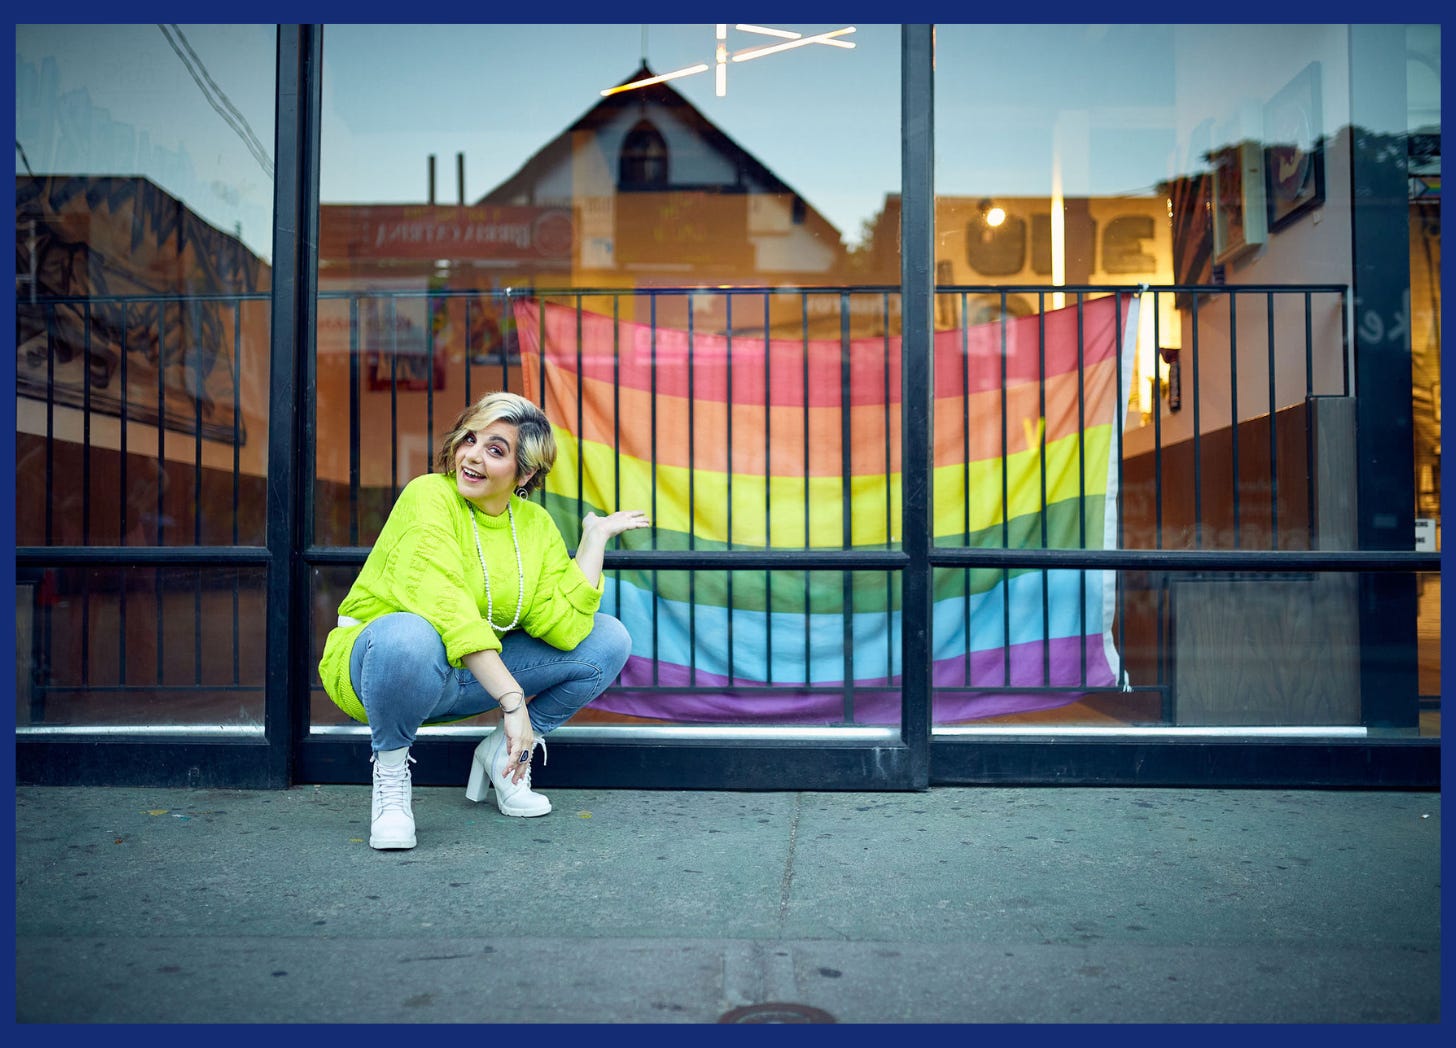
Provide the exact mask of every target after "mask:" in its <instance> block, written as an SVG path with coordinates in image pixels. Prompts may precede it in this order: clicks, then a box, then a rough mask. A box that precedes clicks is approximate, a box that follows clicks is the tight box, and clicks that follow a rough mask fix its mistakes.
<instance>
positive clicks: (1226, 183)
mask: <svg viewBox="0 0 1456 1048" xmlns="http://www.w3.org/2000/svg"><path fill="white" fill-rule="evenodd" d="M1209 160H1210V161H1211V162H1212V164H1213V260H1214V261H1215V262H1218V263H1222V264H1227V263H1229V262H1232V261H1233V260H1235V259H1237V258H1240V257H1242V256H1243V255H1245V254H1247V253H1248V252H1250V251H1252V250H1254V249H1255V248H1257V247H1258V246H1259V245H1261V244H1263V243H1264V241H1265V239H1266V238H1267V235H1268V234H1267V230H1268V228H1269V227H1268V221H1267V217H1266V215H1265V205H1264V151H1263V149H1261V148H1260V146H1259V143H1257V142H1250V141H1248V140H1245V141H1242V142H1238V143H1236V144H1234V145H1230V146H1224V147H1223V148H1222V149H1216V150H1214V152H1213V153H1212V154H1211V155H1210V156H1209Z"/></svg>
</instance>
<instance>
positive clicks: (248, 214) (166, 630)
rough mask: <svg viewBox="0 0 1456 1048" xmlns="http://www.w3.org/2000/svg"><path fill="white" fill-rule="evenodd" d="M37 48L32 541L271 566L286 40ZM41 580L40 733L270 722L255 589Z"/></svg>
mask: <svg viewBox="0 0 1456 1048" xmlns="http://www.w3.org/2000/svg"><path fill="white" fill-rule="evenodd" d="M15 49H16V70H15V73H16V76H15V124H16V151H15V187H16V188H15V192H16V196H15V239H16V328H17V330H16V336H17V346H16V543H17V544H18V545H20V546H45V547H62V546H85V547H90V548H92V549H93V550H99V551H100V552H101V554H102V555H103V556H106V555H107V551H106V549H105V548H106V547H118V548H119V547H138V546H218V545H222V546H233V545H261V544H262V543H263V542H264V536H265V532H266V515H267V501H268V499H267V488H266V480H265V478H266V475H267V459H268V442H267V435H268V434H267V430H268V401H269V396H268V385H269V318H270V310H269V302H268V295H269V289H270V287H271V278H270V264H271V251H272V244H273V179H274V170H273V139H274V133H273V132H274V129H273V120H274V112H275V107H276V77H275V65H276V53H277V31H276V27H274V26H271V25H175V24H165V25H151V24H149V25H105V26H102V25H17V26H16V32H15ZM115 557H116V559H118V560H124V559H125V554H124V553H122V552H120V551H119V550H118V551H116V552H115ZM20 573H21V575H22V592H21V593H20V594H18V595H17V605H16V607H17V615H18V616H19V615H21V614H24V615H25V616H26V621H27V622H28V623H29V624H30V625H31V626H32V627H33V629H34V631H35V632H34V633H33V639H34V648H33V649H31V650H32V654H31V656H30V657H29V658H28V659H26V658H24V656H25V652H26V650H27V649H26V646H25V645H24V644H22V643H20V642H19V639H18V642H17V651H18V652H19V653H20V654H21V655H22V657H23V658H22V661H23V662H24V664H25V667H26V673H27V674H31V673H33V674H34V679H33V681H31V680H28V681H27V682H26V684H25V687H24V689H23V691H22V692H21V693H20V696H21V697H20V705H19V707H18V710H17V716H18V721H17V724H18V725H20V726H21V727H22V728H23V729H25V730H40V729H44V730H54V729H59V728H63V727H75V726H88V727H98V726H125V727H127V728H135V729H136V730H139V731H141V730H145V731H148V732H155V731H163V730H166V729H167V728H168V727H186V728H188V729H189V730H191V729H200V728H202V727H221V728H222V729H223V730H235V729H236V730H243V731H246V732H253V731H254V730H255V729H257V726H258V725H260V724H261V722H262V691H261V673H262V668H261V667H262V661H263V660H262V651H261V644H262V636H263V632H262V622H263V616H262V613H261V597H262V586H261V583H260V582H259V581H258V580H256V579H252V578H251V577H250V575H249V573H248V572H241V573H239V572H238V571H237V570H236V569H234V568H217V569H213V568H203V569H186V570H177V571H174V570H173V569H165V570H155V571H154V570H152V569H135V570H133V569H121V568H109V567H107V568H95V569H81V568H74V569H73V568H66V569H59V568H34V569H32V568H31V567H29V566H25V567H22V568H21V569H20ZM254 599H256V600H257V601H258V602H259V603H258V605H257V606H256V607H255V606H253V605H252V603H251V602H252V601H253V600H254ZM238 601H242V602H243V603H241V604H239V603H237V602H238ZM219 602H220V603H219ZM203 610H205V611H206V614H207V618H206V621H200V620H199V612H200V611H203ZM123 619H125V624H124V626H123ZM143 620H145V621H146V622H147V623H148V624H149V625H148V627H147V628H146V629H143V628H142V627H141V626H140V625H139V624H140V623H141V622H143ZM118 629H120V630H121V632H116V630H118ZM108 630H110V631H112V632H110V633H108V632H107V631H108ZM194 630H196V631H199V632H197V633H196V634H195V635H194V634H193V632H192V631H194ZM254 641H256V644H254ZM204 649H207V650H208V651H209V657H208V658H207V659H203V660H202V663H201V664H200V665H199V663H198V661H197V660H198V659H199V658H200V657H201V652H202V651H203V650H204ZM214 652H224V653H231V661H233V662H236V661H237V660H238V659H239V658H240V653H241V666H242V667H243V669H241V670H237V671H233V672H229V671H227V666H228V665H229V664H230V661H229V659H228V658H224V661H223V662H222V663H221V664H218V663H215V662H214V660H213V658H212V657H211V655H212V653H214ZM254 673H256V674H257V675H258V679H256V680H255V679H253V678H252V677H250V674H254ZM219 674H221V675H220V676H219Z"/></svg>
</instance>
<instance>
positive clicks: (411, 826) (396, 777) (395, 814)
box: [369, 746, 415, 849]
mask: <svg viewBox="0 0 1456 1048" xmlns="http://www.w3.org/2000/svg"><path fill="white" fill-rule="evenodd" d="M369 760H370V762H371V763H373V765H374V802H373V806H372V808H371V810H370V813H369V847H371V848H379V849H385V848H413V847H414V846H415V813H414V808H412V807H411V805H410V769H409V766H410V764H411V763H413V762H414V758H413V757H411V756H410V755H409V747H408V746H402V747H400V748H399V749H397V750H380V751H379V752H377V753H375V754H374V755H373V756H372V757H370V758H369Z"/></svg>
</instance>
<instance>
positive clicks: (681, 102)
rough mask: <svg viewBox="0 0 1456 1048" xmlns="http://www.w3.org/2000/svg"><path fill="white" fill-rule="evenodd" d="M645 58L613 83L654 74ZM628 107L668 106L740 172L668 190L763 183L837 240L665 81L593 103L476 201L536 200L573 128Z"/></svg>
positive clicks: (565, 151) (595, 125)
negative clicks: (720, 181)
mask: <svg viewBox="0 0 1456 1048" xmlns="http://www.w3.org/2000/svg"><path fill="white" fill-rule="evenodd" d="M656 75H657V74H656V73H654V72H653V71H652V70H651V69H650V68H649V67H648V65H647V63H646V62H643V63H642V65H641V66H639V67H638V68H637V70H636V71H635V72H634V73H632V75H631V76H628V77H626V78H624V79H623V80H622V81H621V82H620V83H618V84H617V85H616V86H618V87H621V86H622V84H629V83H632V82H633V81H636V80H643V79H645V78H647V77H652V76H656ZM628 107H632V108H637V109H641V110H644V111H646V110H647V109H649V108H653V107H655V108H658V109H666V110H670V111H672V113H673V115H674V116H675V117H676V118H677V119H678V120H679V121H681V122H682V124H683V125H684V126H686V127H688V128H689V129H691V130H692V131H693V132H694V133H696V134H697V135H698V137H699V138H700V139H702V141H703V142H705V143H706V144H707V145H708V146H709V148H711V149H713V150H714V151H715V152H717V153H719V154H721V155H722V156H724V157H727V158H728V160H729V162H730V163H731V165H732V167H733V169H734V170H736V171H738V172H739V176H740V178H739V183H738V184H737V185H675V186H669V191H671V190H672V189H681V190H691V189H707V190H714V191H719V192H722V191H727V192H734V191H738V192H744V191H747V187H748V186H750V185H751V186H755V187H761V189H762V191H764V192H768V193H782V194H786V195H790V196H793V197H796V198H797V199H799V200H802V201H803V203H804V226H805V228H806V229H808V230H809V231H811V232H812V233H814V235H816V236H819V237H823V238H825V239H827V240H829V241H830V242H832V243H839V242H840V231H839V230H838V229H836V228H835V227H834V225H833V224H831V223H830V222H829V220H828V219H826V218H825V217H824V216H823V215H821V214H820V213H819V212H818V211H817V210H815V209H814V207H813V205H811V204H810V203H809V201H808V200H807V199H805V198H804V197H803V196H802V195H801V194H800V193H799V192H797V191H796V190H795V189H794V188H793V187H792V186H790V185H788V184H787V183H786V182H784V180H783V179H781V178H779V177H778V176H777V175H775V174H774V173H773V171H771V170H770V169H769V168H768V167H766V166H765V165H764V164H763V163H762V162H761V161H760V160H758V158H757V157H755V156H754V155H753V154H752V153H750V152H749V151H748V150H746V149H744V148H743V147H742V146H740V145H739V144H738V143H737V142H735V141H733V139H731V138H729V137H728V136H727V135H726V134H724V133H723V132H722V131H721V130H720V129H719V128H718V127H717V125H715V124H714V123H713V122H712V121H711V120H709V119H708V118H707V117H705V116H703V114H702V113H700V112H699V111H698V110H697V109H696V108H695V107H694V106H693V104H692V103H691V102H689V101H688V100H687V99H686V98H684V97H683V96H682V95H680V94H678V92H677V91H675V90H674V89H673V88H672V87H670V86H669V85H667V84H665V83H658V84H650V85H648V86H647V87H641V88H637V89H636V90H633V91H622V92H620V93H618V94H615V95H608V96H606V97H605V98H603V99H602V100H601V101H600V102H598V103H597V104H596V105H594V106H592V107H591V108H590V109H588V110H587V111H586V112H585V113H584V114H582V116H580V117H579V118H578V119H577V120H576V122H575V123H573V124H572V125H571V126H569V127H568V128H566V130H564V131H562V132H561V133H560V134H559V135H557V136H556V137H555V138H553V139H552V140H551V141H550V142H547V143H546V145H544V146H542V147H541V148H540V149H539V150H537V151H536V154H535V155H534V156H532V157H531V158H530V159H529V160H527V161H526V162H525V163H524V164H522V165H521V166H520V168H519V169H518V170H517V171H516V173H515V174H513V175H511V176H510V177H509V178H507V179H506V180H505V181H504V182H502V183H501V184H500V185H498V186H496V187H495V188H494V189H492V190H491V191H490V192H489V193H486V194H485V196H483V197H481V198H480V200H479V201H478V203H480V204H497V205H503V204H512V203H527V204H534V203H538V201H537V200H536V198H535V192H534V189H535V186H536V184H537V182H539V181H540V180H541V179H542V178H543V177H544V175H545V174H546V172H548V171H550V170H552V169H553V168H555V167H557V166H559V165H564V164H565V163H567V162H568V160H569V159H570V157H571V139H572V135H573V133H574V132H578V131H588V132H592V133H595V132H596V131H597V130H598V129H600V128H601V127H603V126H604V125H606V124H607V123H609V122H611V121H613V120H615V119H616V118H617V117H618V116H619V115H620V114H621V112H622V110H624V109H627V108H628Z"/></svg>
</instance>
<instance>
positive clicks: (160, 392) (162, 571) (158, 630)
mask: <svg viewBox="0 0 1456 1048" xmlns="http://www.w3.org/2000/svg"><path fill="white" fill-rule="evenodd" d="M166 376H167V306H166V303H165V302H161V301H159V302H158V303H157V521H156V524H157V528H156V545H158V546H160V545H162V529H163V527H164V526H165V525H164V521H165V520H166V516H165V509H166V501H165V486H166V483H165V482H166V479H167V445H166V437H167V426H166V418H167V393H166V385H165V383H166ZM166 573H167V569H166V568H158V569H157V572H156V574H155V575H153V576H152V594H153V597H154V598H155V603H154V604H153V607H152V612H153V623H152V636H153V637H154V638H155V639H154V641H153V644H154V645H155V648H156V652H157V665H156V673H155V675H154V678H155V681H156V683H158V684H161V683H163V680H164V674H163V672H162V668H163V667H164V666H165V665H166V651H165V648H166V645H165V642H164V640H163V636H162V622H163V619H164V615H163V613H162V605H163V602H164V601H165V600H166V592H165V590H164V584H163V577H164V576H165V575H166Z"/></svg>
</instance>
